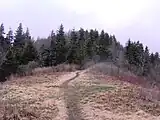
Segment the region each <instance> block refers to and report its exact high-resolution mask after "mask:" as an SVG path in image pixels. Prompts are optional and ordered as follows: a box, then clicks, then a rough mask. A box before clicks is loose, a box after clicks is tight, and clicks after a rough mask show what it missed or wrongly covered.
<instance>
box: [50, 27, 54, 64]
mask: <svg viewBox="0 0 160 120" xmlns="http://www.w3.org/2000/svg"><path fill="white" fill-rule="evenodd" d="M50 38H51V45H50V55H49V59H50V61H49V62H50V63H49V64H50V66H53V65H56V36H55V33H54V31H53V30H52V32H51V35H50Z"/></svg>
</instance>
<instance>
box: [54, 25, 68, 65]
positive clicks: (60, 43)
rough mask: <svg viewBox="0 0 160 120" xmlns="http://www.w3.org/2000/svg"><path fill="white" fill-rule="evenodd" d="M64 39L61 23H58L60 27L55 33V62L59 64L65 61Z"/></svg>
mask: <svg viewBox="0 0 160 120" xmlns="http://www.w3.org/2000/svg"><path fill="white" fill-rule="evenodd" d="M66 52H67V51H66V40H65V36H64V28H63V25H62V24H61V25H60V28H59V30H58V32H57V35H56V62H57V63H56V64H61V63H64V62H65V61H66Z"/></svg>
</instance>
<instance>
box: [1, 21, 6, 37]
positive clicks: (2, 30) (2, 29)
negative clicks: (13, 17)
mask: <svg viewBox="0 0 160 120" xmlns="http://www.w3.org/2000/svg"><path fill="white" fill-rule="evenodd" d="M4 34H5V33H4V25H3V23H2V24H1V25H0V36H3V37H4Z"/></svg>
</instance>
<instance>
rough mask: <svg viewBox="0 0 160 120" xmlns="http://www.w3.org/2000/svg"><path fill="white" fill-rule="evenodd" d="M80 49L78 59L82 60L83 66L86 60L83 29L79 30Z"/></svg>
mask: <svg viewBox="0 0 160 120" xmlns="http://www.w3.org/2000/svg"><path fill="white" fill-rule="evenodd" d="M78 47H79V49H78V51H77V53H78V58H79V60H80V64H82V62H83V60H84V58H85V31H84V29H82V28H81V29H80V30H79V39H78Z"/></svg>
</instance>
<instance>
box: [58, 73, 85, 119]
mask: <svg viewBox="0 0 160 120" xmlns="http://www.w3.org/2000/svg"><path fill="white" fill-rule="evenodd" d="M82 73H83V72H80V71H76V72H73V73H69V74H67V75H63V76H61V77H60V78H59V79H60V81H61V82H62V83H61V84H60V85H59V88H60V93H63V99H62V100H61V106H59V105H58V106H59V108H58V109H59V110H60V111H59V115H58V118H57V120H62V119H68V120H82V117H81V109H80V106H79V97H78V94H77V93H76V90H75V88H74V86H69V85H68V84H69V82H71V81H72V80H75V79H76V78H77V77H79V76H80V74H82Z"/></svg>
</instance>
